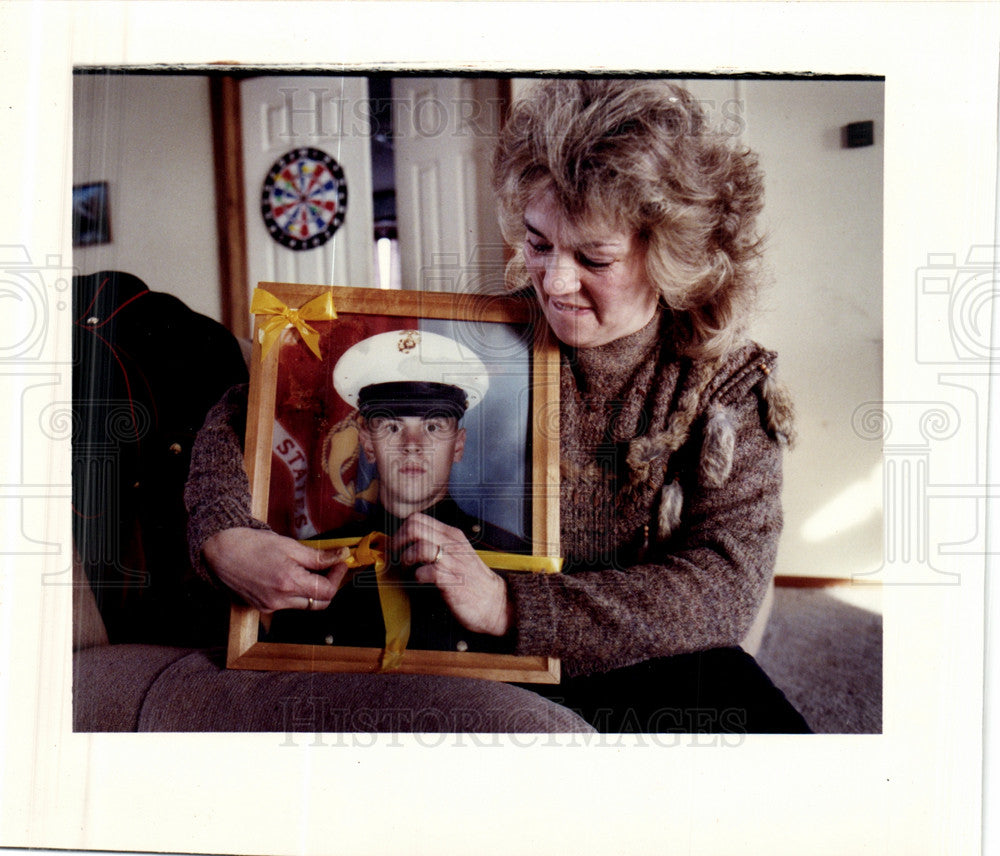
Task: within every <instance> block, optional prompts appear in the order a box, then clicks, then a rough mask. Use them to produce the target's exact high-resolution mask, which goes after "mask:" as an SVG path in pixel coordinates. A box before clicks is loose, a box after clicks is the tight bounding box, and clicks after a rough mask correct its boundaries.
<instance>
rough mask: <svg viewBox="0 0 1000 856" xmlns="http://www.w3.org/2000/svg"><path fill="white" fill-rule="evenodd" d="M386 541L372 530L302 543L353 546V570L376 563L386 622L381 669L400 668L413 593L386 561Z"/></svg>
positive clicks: (322, 547)
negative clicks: (353, 536) (407, 590)
mask: <svg viewBox="0 0 1000 856" xmlns="http://www.w3.org/2000/svg"><path fill="white" fill-rule="evenodd" d="M385 542H386V536H385V535H384V534H382V533H381V532H371V533H369V534H368V535H365V536H364V538H325V539H322V540H309V541H303V542H302V543H303V544H307V545H308V546H310V547H315V548H316V549H318V550H329V549H330V548H332V547H350V548H351V554H350V555H349V556H348V557H347V559H346V560H345V561H346V564H347V567H348V568H351V569H352V570H354V569H357V568H366V567H368V566H369V565H374V566H375V582H376V584H377V585H378V599H379V603H380V604H381V606H382V621H383V622H384V623H385V648H384V649H383V651H382V659H381V662H380V663H379V671H381V672H389V671H392V670H393V669H397V668H399V664H400V663H401V662H402V660H403V652H404V651H406V643H407V642H408V641H409V640H410V596H409V595H408V594H407V593H406V590H405V589H404V588H403V585H402V581H401V580H400V579H399V576H398V574H397V573H396V572H394V571H393V570H392V569H391V567H390V566H389V564H388V563H387V562H386V560H385Z"/></svg>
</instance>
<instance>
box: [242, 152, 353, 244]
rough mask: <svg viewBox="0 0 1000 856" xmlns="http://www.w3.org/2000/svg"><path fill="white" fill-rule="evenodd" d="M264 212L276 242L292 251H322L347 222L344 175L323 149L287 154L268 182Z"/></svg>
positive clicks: (262, 208)
mask: <svg viewBox="0 0 1000 856" xmlns="http://www.w3.org/2000/svg"><path fill="white" fill-rule="evenodd" d="M260 210H261V214H262V215H263V216H264V225H265V226H266V227H267V231H268V232H270V233H271V237H272V238H274V240H276V241H278V242H279V243H281V244H284V245H285V246H286V247H290V248H291V249H293V250H311V249H313V247H319V246H321V245H322V244H325V243H326V242H327V241H329V240H330V238H332V237H333V233H334V232H336V231H337V229H338V228H339V227H340V224H341V223H343V222H344V213H345V212H346V211H347V181H346V180H345V179H344V170H343V169H341V166H340V164H339V163H337V162H336V161H335V160H334V159H333V158H332V157H330V156H329V155H328V154H327V153H326V152H323V151H320V150H319V149H305V148H304V149H293V150H292V151H290V152H286V153H285V154H283V155H282V156H281V157H280V158H278V160H276V161H275V162H274V165H273V166H272V167H271V169H270V171H269V172H268V173H267V178H265V179H264V187H263V190H262V192H261V199H260Z"/></svg>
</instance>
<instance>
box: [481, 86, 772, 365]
mask: <svg viewBox="0 0 1000 856" xmlns="http://www.w3.org/2000/svg"><path fill="white" fill-rule="evenodd" d="M493 184H494V189H495V190H496V193H497V196H498V199H499V203H500V224H501V230H502V232H503V236H504V239H505V240H506V241H507V243H508V244H510V245H511V247H513V248H514V251H515V252H514V257H513V258H512V260H511V262H510V264H509V265H508V269H507V274H506V283H507V288H509V289H511V290H520V289H523V288H525V287H528V286H529V285H530V281H529V279H528V275H527V270H526V269H525V264H524V258H523V255H522V248H523V240H524V234H525V233H524V210H525V208H526V207H527V206H528V205H529V204H530V202H531V201H532V200H533V199H534V198H536V197H537V196H538V195H539V194H540V193H543V192H545V191H547V190H552V191H553V193H554V194H555V198H556V200H557V201H558V204H559V205H560V206H561V208H562V211H563V212H564V214H565V216H566V217H567V218H570V219H573V220H577V221H578V222H582V223H584V224H586V223H594V224H608V223H612V224H614V225H615V227H616V228H619V229H621V228H627V229H631V230H632V232H633V234H634V235H636V236H637V238H638V239H639V240H640V242H641V243H642V245H643V246H644V247H645V251H646V255H645V263H646V272H647V275H648V277H649V280H650V282H652V283H653V284H654V286H655V287H656V288H657V290H658V297H659V299H660V302H661V303H662V304H663V305H664V306H666V307H667V308H668V309H669V310H670V312H671V314H672V317H673V321H674V324H673V327H674V346H675V348H676V350H677V352H678V353H680V354H684V355H686V356H691V357H694V358H703V359H711V358H717V357H719V356H721V355H723V354H725V353H726V352H727V351H728V350H729V349H730V348H732V347H734V345H735V343H736V341H737V339H738V337H739V335H740V333H741V332H742V330H743V328H744V326H745V324H746V323H747V321H748V320H749V315H750V312H751V311H752V309H753V306H754V303H755V301H756V292H757V283H758V279H759V278H758V274H757V263H758V262H759V259H760V255H761V238H760V235H759V233H758V231H757V216H758V214H759V213H760V211H761V209H762V207H763V175H762V173H761V170H760V168H759V165H758V162H757V157H756V155H754V154H753V152H751V151H749V150H748V149H745V148H742V149H741V148H737V147H735V146H733V145H732V144H731V140H730V138H729V137H727V136H726V135H724V134H722V133H720V132H718V131H715V130H713V129H712V128H710V127H709V124H708V122H707V120H706V117H705V114H704V112H703V111H702V109H701V107H700V106H699V105H698V103H697V102H696V101H695V100H694V98H693V97H692V96H691V94H690V93H689V92H687V91H686V90H684V89H682V88H680V87H678V86H675V85H673V84H670V83H668V82H666V81H663V80H623V79H582V80H567V79H548V80H544V81H539V82H537V83H536V84H535V85H533V86H532V88H531V90H530V91H529V92H528V93H527V95H526V97H525V98H524V99H522V100H519V101H517V102H515V104H514V105H513V106H512V109H511V113H510V116H509V118H508V120H507V122H506V123H505V125H504V127H503V129H502V131H501V133H500V137H499V140H498V144H497V149H496V153H495V155H494V160H493Z"/></svg>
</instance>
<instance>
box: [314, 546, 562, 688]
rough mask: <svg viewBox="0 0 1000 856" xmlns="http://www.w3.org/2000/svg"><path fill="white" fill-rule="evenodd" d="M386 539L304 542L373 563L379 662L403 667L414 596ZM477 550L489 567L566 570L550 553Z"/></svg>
mask: <svg viewBox="0 0 1000 856" xmlns="http://www.w3.org/2000/svg"><path fill="white" fill-rule="evenodd" d="M386 540H387V538H386V536H385V535H384V534H383V533H381V532H370V533H369V534H368V535H365V536H364V537H363V538H357V537H355V538H324V539H311V540H305V541H303V542H302V543H303V544H305V545H307V546H309V547H315V548H316V549H317V550H329V549H331V548H333V547H350V548H351V554H350V555H349V556H348V557H347V559H346V560H345V562H346V564H347V567H348V568H351V569H352V570H353V569H356V568H366V567H368V566H369V565H374V566H375V582H376V584H377V585H378V599H379V603H380V604H381V606H382V620H383V622H384V623H385V648H384V649H383V651H382V659H381V662H380V663H379V671H381V672H390V671H392V670H393V669H398V668H399V665H400V664H401V663H402V661H403V654H404V652H405V651H406V643H407V642H408V641H409V639H410V597H409V595H408V594H407V593H406V590H405V589H404V588H403V584H402V581H401V579H400V577H399V576H398V571H395V570H393V569H392V568H391V566H389V564H388V563H387V562H386V559H385V554H386ZM475 552H476V555H477V556H479V558H481V559H482V560H483V562H484V563H485V564H486V566H487V567H490V568H493V569H494V570H498V571H501V570H503V571H531V572H533V573H536V574H538V573H541V574H558V573H559V572H560V571H561V570H562V559H559V558H553V557H550V556H522V555H519V554H516V553H497V552H493V551H490V550H476V551H475Z"/></svg>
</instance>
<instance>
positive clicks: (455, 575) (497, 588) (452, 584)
mask: <svg viewBox="0 0 1000 856" xmlns="http://www.w3.org/2000/svg"><path fill="white" fill-rule="evenodd" d="M389 544H390V548H391V549H392V551H393V553H397V554H399V556H400V561H401V562H402V563H403V564H405V565H415V566H417V569H416V578H417V581H418V582H421V583H433V584H434V585H436V586H437V587H438V590H439V591H440V592H441V596H442V597H443V598H444V601H445V603H447V604H448V607H449V608H450V609H451V611H452V613H453V614H454V616H455V618H457V619H458V620H459V622H460V623H461V624H462V626H463V627H465V628H466V629H467V630H471V631H473V632H474V633H488V634H490V635H492V636H503V634H504V633H506V632H507V631H508V630H509V629H510V623H511V610H510V601H509V600H508V598H507V584H506V583H505V582H504V581H503V578H502V577H501V576H499V575H498V574H496V573H494V572H493V571H491V570H490V569H489V568H488V567H486V565H485V564H484V563H483V560H482V559H480V558H479V556H477V555H476V551H475V550H473V548H472V545H471V544H470V543H469V539H468V538H466V537H465V534H464V533H463V532H462V531H461V530H460V529H455V528H454V527H452V526H446V525H445V524H444V523H441V522H440V521H439V520H435V519H434V518H433V517H428V516H427V515H426V514H419V513H418V514H412V515H410V517H408V518H407V520H406V522H405V523H404V524H403V525H402V526H401V527H400V528H399V531H398V532H397V533H396V535H395V536H394V537H393V538H392V539H391V540H390V542H389Z"/></svg>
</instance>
